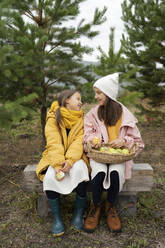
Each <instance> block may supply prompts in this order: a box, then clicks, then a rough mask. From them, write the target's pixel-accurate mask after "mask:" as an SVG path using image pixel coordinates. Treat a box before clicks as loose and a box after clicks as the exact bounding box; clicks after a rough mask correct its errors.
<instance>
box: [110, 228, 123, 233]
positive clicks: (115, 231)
mask: <svg viewBox="0 0 165 248" xmlns="http://www.w3.org/2000/svg"><path fill="white" fill-rule="evenodd" d="M109 230H110V231H111V232H112V233H121V232H122V229H119V230H112V229H110V228H109Z"/></svg>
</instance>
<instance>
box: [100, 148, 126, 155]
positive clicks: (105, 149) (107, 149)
mask: <svg viewBox="0 0 165 248" xmlns="http://www.w3.org/2000/svg"><path fill="white" fill-rule="evenodd" d="M99 151H100V152H108V153H110V154H129V150H128V149H127V148H124V149H121V148H117V149H115V148H112V147H106V146H101V147H100V149H99Z"/></svg>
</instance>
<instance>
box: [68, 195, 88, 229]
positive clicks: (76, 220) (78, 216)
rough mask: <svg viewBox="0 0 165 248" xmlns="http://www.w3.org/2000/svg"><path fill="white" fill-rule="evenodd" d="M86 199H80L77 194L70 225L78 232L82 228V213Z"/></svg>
mask: <svg viewBox="0 0 165 248" xmlns="http://www.w3.org/2000/svg"><path fill="white" fill-rule="evenodd" d="M86 199H87V197H80V196H79V195H78V194H77V195H76V202H75V208H74V214H73V218H72V224H73V226H74V227H75V228H76V229H78V230H81V229H82V228H83V212H84V208H85V205H86Z"/></svg>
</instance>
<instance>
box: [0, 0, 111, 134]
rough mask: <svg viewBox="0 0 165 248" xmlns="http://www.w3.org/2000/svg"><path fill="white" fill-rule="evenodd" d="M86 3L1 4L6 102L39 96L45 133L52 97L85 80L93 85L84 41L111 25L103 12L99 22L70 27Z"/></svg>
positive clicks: (33, 0)
mask: <svg viewBox="0 0 165 248" xmlns="http://www.w3.org/2000/svg"><path fill="white" fill-rule="evenodd" d="M83 1H84V0H74V1H73V0H24V1H17V0H2V1H1V3H0V45H1V48H0V49H1V51H0V65H1V67H0V87H1V93H0V99H1V101H2V102H5V101H6V100H13V101H14V100H15V99H17V98H19V97H22V96H26V95H28V94H31V93H34V92H35V93H36V94H37V95H38V98H37V99H36V102H37V104H38V106H40V109H41V124H42V130H43V134H44V127H45V118H46V109H47V105H48V97H47V96H48V93H49V92H52V91H53V90H55V92H56V93H57V92H58V90H59V89H62V88H64V87H71V86H72V87H80V83H79V82H80V78H84V79H86V80H91V76H90V73H89V68H90V66H84V65H83V63H82V58H83V55H84V54H89V53H91V52H92V48H90V47H89V46H83V45H82V44H81V42H80V39H81V37H82V36H85V37H87V38H89V39H92V38H94V37H95V36H96V35H97V34H98V33H99V32H98V31H93V30H92V28H93V26H94V27H95V26H99V25H100V24H102V23H103V22H104V21H105V17H104V14H105V12H106V8H104V9H103V10H102V11H99V10H98V9H96V10H95V12H94V17H93V20H92V21H91V22H89V23H86V22H85V20H84V19H82V20H81V21H80V22H79V24H78V25H77V26H76V27H75V26H73V24H72V25H70V26H69V25H68V23H69V21H70V20H74V19H75V18H76V17H77V16H78V14H79V5H80V3H81V2H83Z"/></svg>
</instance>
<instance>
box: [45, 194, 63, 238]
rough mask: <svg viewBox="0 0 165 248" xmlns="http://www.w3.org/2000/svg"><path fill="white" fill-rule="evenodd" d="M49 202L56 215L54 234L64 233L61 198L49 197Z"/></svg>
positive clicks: (53, 227) (53, 226)
mask: <svg viewBox="0 0 165 248" xmlns="http://www.w3.org/2000/svg"><path fill="white" fill-rule="evenodd" d="M48 202H49V205H50V208H51V210H52V212H53V216H54V218H53V225H52V234H53V236H61V235H63V234H64V225H63V222H62V217H61V214H60V207H59V198H56V199H48Z"/></svg>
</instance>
